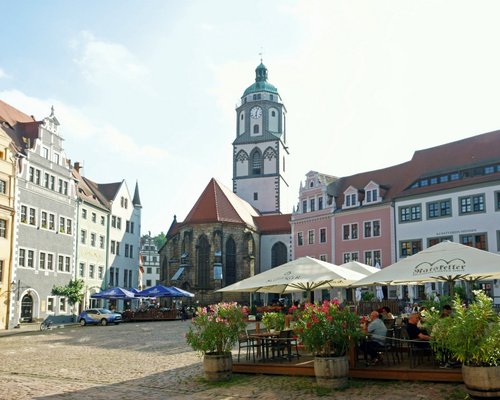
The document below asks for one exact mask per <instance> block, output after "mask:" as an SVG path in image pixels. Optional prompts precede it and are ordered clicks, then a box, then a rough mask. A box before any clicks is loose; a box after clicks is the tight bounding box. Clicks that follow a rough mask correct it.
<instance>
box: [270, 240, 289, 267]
mask: <svg viewBox="0 0 500 400" xmlns="http://www.w3.org/2000/svg"><path fill="white" fill-rule="evenodd" d="M287 253H288V251H287V248H286V245H285V244H284V243H283V242H278V243H275V244H274V245H273V247H272V249H271V268H274V267H277V266H279V265H282V264H285V263H286V262H287Z"/></svg>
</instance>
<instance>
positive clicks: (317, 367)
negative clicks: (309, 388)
mask: <svg viewBox="0 0 500 400" xmlns="http://www.w3.org/2000/svg"><path fill="white" fill-rule="evenodd" d="M314 374H315V375H316V383H317V384H318V386H321V387H325V388H329V389H339V388H343V387H345V386H347V377H348V375H349V359H348V358H347V356H344V357H315V358H314Z"/></svg>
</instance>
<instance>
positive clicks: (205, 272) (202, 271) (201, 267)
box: [197, 236, 210, 288]
mask: <svg viewBox="0 0 500 400" xmlns="http://www.w3.org/2000/svg"><path fill="white" fill-rule="evenodd" d="M197 261H198V262H197V264H198V286H199V287H200V288H208V286H209V282H210V263H209V261H210V244H209V243H208V240H207V238H206V236H201V237H200V239H199V240H198V257H197Z"/></svg>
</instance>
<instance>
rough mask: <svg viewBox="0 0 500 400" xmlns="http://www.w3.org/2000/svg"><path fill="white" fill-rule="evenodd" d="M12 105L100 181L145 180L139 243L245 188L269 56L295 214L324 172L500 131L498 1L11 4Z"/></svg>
mask: <svg viewBox="0 0 500 400" xmlns="http://www.w3.org/2000/svg"><path fill="white" fill-rule="evenodd" d="M1 3H2V14H3V15H4V18H3V19H2V24H0V48H1V49H2V55H1V57H0V99H2V100H3V101H5V102H7V103H9V104H10V105H12V106H14V107H16V108H18V109H20V110H21V111H23V112H25V113H26V114H29V115H34V116H35V118H36V119H37V120H41V119H43V118H44V117H46V116H48V115H49V114H50V108H51V106H54V108H55V115H56V117H57V119H58V120H59V122H60V123H61V126H60V131H61V133H62V136H63V137H64V139H65V142H64V147H65V152H66V155H67V156H68V158H70V159H71V160H72V162H76V161H79V162H80V163H83V170H81V172H82V173H83V175H85V176H86V177H87V178H89V179H91V180H93V181H95V182H98V183H109V182H118V181H121V180H123V179H125V181H126V183H127V186H128V189H129V191H130V193H131V195H133V191H134V187H135V184H136V182H138V184H139V191H140V197H141V202H142V206H143V209H142V233H143V234H144V233H147V232H151V234H152V235H156V234H158V233H160V232H167V230H168V228H169V226H170V224H171V223H172V220H173V217H174V215H176V216H177V220H178V221H182V220H183V219H184V218H185V217H186V216H187V214H188V212H189V211H190V209H191V207H192V206H193V205H194V203H195V201H196V200H197V199H198V197H199V196H200V194H201V193H202V192H203V190H204V188H205V187H206V185H207V184H208V182H209V181H210V179H211V178H212V177H213V178H216V179H217V180H218V181H220V182H221V183H222V184H224V185H225V186H227V187H229V188H231V187H232V145H231V143H232V141H233V140H234V139H235V137H236V112H235V107H236V105H237V103H238V102H239V101H240V98H241V96H242V94H243V92H244V90H245V89H246V88H247V87H248V86H250V85H251V84H252V83H253V82H254V81H255V68H256V67H257V65H258V64H259V63H260V57H261V55H260V53H262V58H263V62H264V64H265V65H266V67H267V68H268V71H269V79H268V80H269V82H270V83H272V84H273V85H274V86H276V87H277V88H278V91H279V93H280V95H281V97H282V100H283V102H284V104H285V106H286V108H287V111H288V113H287V144H288V146H289V150H290V156H289V158H288V160H287V176H286V179H287V182H288V183H289V187H288V188H287V189H285V190H284V193H283V198H284V207H283V209H282V211H283V212H291V211H292V209H293V207H294V206H296V205H297V202H298V195H299V187H300V183H301V181H303V180H304V179H305V175H306V174H307V173H308V172H309V171H311V170H313V171H318V172H321V173H325V174H329V175H334V176H339V177H340V176H349V175H352V174H356V173H360V172H365V171H370V170H376V169H379V168H385V167H388V166H391V165H395V164H399V163H402V162H405V161H408V160H409V159H411V157H412V155H413V153H414V152H415V151H417V150H421V149H426V148H429V147H433V146H437V145H440V144H444V143H449V142H452V141H455V140H460V139H463V138H467V137H470V136H475V135H478V134H482V133H486V132H490V131H494V130H497V129H500V108H499V103H500V96H499V94H500V72H499V71H500V51H499V50H498V38H499V37H500V24H498V16H499V15H500V2H498V1H496V0H495V1H493V0H492V1H487V0H484V1H480V2H471V1H462V0H450V1H440V0H434V1H426V0H421V1H418V2H416V1H410V0H394V1H389V0H388V1H373V0H359V1H356V0H335V1H334V0H273V1H269V0H253V1H251V2H250V1H239V0H210V1H206V0H199V1H196V0H185V1H174V0H107V1H101V0H87V1H84V2H83V1H81V2H73V1H71V2H70V1H65V0H51V1H43V2H42V1H27V0H23V1H16V2H8V1H6V0H2V1H1Z"/></svg>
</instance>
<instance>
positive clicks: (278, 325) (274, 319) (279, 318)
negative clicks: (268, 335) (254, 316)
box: [261, 312, 285, 332]
mask: <svg viewBox="0 0 500 400" xmlns="http://www.w3.org/2000/svg"><path fill="white" fill-rule="evenodd" d="M261 321H262V322H263V323H264V325H265V326H266V328H267V329H269V331H270V332H274V331H278V332H279V331H282V330H283V329H284V328H285V314H283V313H280V312H265V313H264V315H262V319H261Z"/></svg>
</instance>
